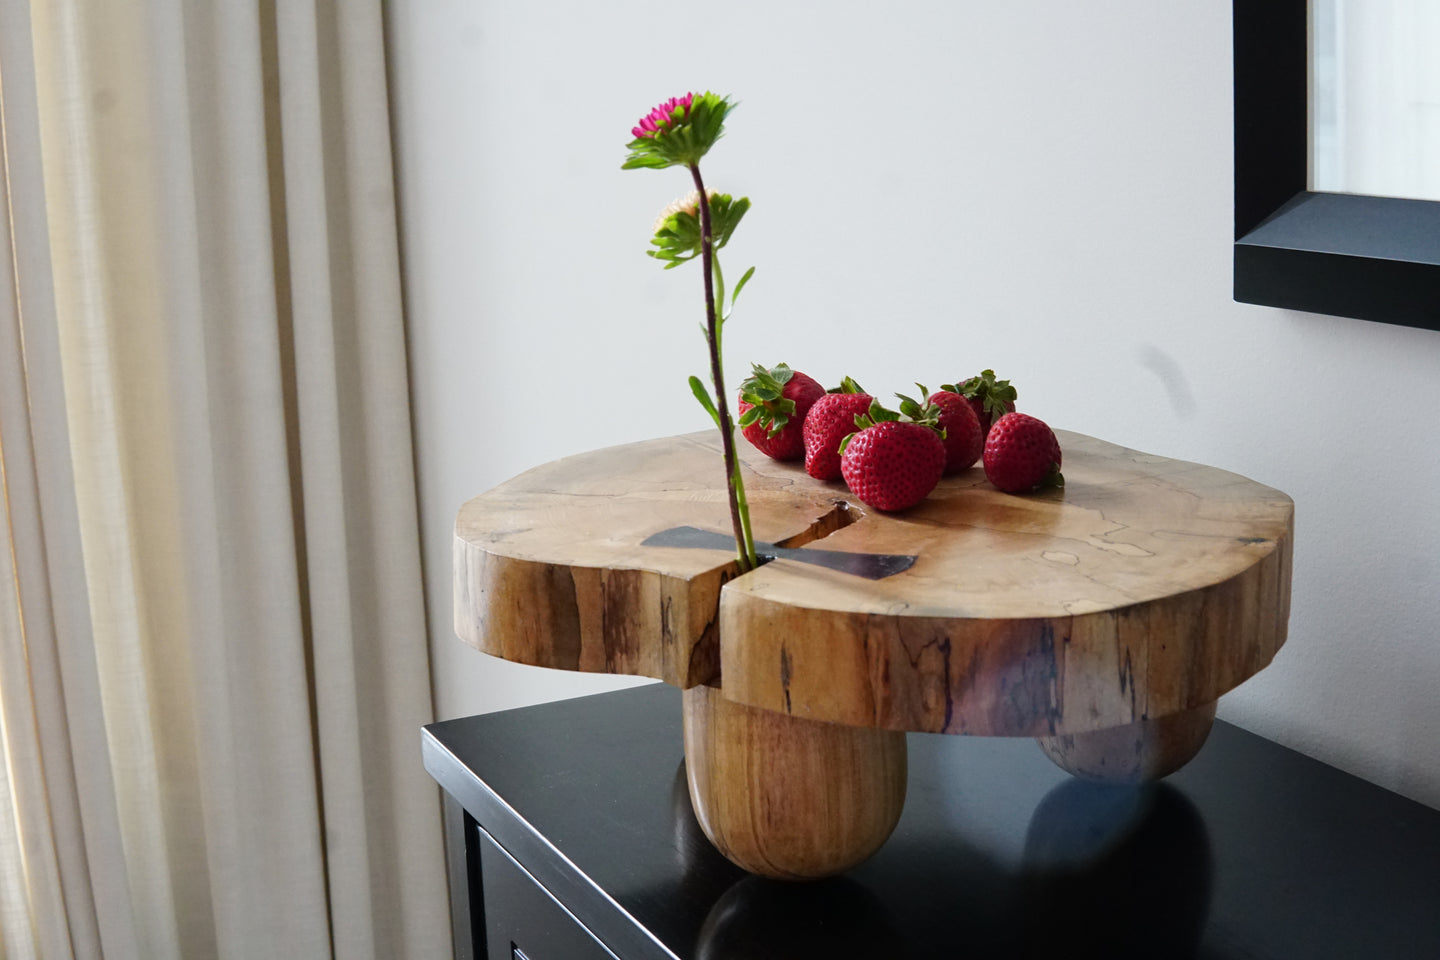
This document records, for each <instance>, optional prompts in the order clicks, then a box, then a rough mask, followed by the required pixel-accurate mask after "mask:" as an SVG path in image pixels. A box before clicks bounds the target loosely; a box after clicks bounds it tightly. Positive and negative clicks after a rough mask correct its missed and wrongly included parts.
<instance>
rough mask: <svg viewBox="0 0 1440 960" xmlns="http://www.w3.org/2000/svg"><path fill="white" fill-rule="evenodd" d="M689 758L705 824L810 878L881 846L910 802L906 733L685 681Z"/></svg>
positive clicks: (788, 874) (730, 844) (756, 861)
mask: <svg viewBox="0 0 1440 960" xmlns="http://www.w3.org/2000/svg"><path fill="white" fill-rule="evenodd" d="M684 709H685V765H686V766H685V768H686V777H687V779H688V781H689V786H690V802H691V804H692V805H693V806H694V808H695V816H696V819H698V820H699V821H700V826H701V829H703V830H704V831H705V835H706V836H707V837H709V838H710V842H711V843H713V844H714V845H715V847H716V849H717V850H719V851H720V852H721V853H723V854H724V855H725V856H726V857H727V858H729V859H730V861H731V862H733V863H735V864H736V865H738V866H740V867H743V868H745V869H746V870H749V871H750V872H751V873H758V874H761V875H762V876H767V877H773V878H775V879H780V880H809V879H815V878H818V877H828V876H833V875H835V874H838V873H843V872H844V871H846V870H848V869H850V868H851V867H853V866H855V865H856V864H858V863H860V862H861V861H862V860H864V859H865V858H867V857H869V856H870V855H871V854H872V853H874V852H875V851H876V850H878V849H880V847H881V845H882V844H884V842H885V840H886V839H887V838H888V837H889V836H890V833H891V831H893V830H894V829H895V824H896V823H897V822H898V821H899V819H900V812H901V810H903V809H904V806H905V777H906V762H905V758H906V751H905V735H904V734H903V733H894V732H890V731H885V730H874V729H864V728H857V727H845V726H840V725H838V724H833V723H817V722H815V721H813V720H797V719H795V718H793V717H786V716H783V715H781V714H778V713H774V712H772V711H769V710H757V709H755V708H753V707H746V706H743V705H741V704H738V703H732V702H731V701H729V700H727V699H726V698H725V696H724V694H722V693H721V692H720V691H719V690H716V689H714V688H712V687H703V686H702V687H694V688H692V689H690V690H686V691H685V708H684Z"/></svg>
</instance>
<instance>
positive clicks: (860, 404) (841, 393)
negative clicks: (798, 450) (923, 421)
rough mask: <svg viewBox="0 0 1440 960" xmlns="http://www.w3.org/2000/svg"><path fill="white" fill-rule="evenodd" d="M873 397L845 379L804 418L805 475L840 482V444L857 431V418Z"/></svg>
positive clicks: (816, 402) (868, 405)
mask: <svg viewBox="0 0 1440 960" xmlns="http://www.w3.org/2000/svg"><path fill="white" fill-rule="evenodd" d="M873 399H874V398H873V397H871V396H870V394H868V393H866V392H864V391H863V390H862V389H860V384H858V383H856V382H855V381H854V380H851V379H850V378H849V377H846V378H845V379H844V381H842V382H841V384H840V386H838V387H836V388H835V389H834V390H832V391H831V392H829V393H827V394H825V396H823V397H821V398H820V399H819V400H816V401H815V405H814V406H813V407H811V408H810V412H809V413H807V414H806V415H805V430H804V435H805V472H806V473H808V474H810V476H812V477H814V478H815V479H816V480H838V479H840V443H841V441H843V440H844V439H845V438H846V437H848V436H850V434H852V433H854V432H855V418H856V417H857V416H859V415H860V414H862V413H864V412H865V411H866V410H869V409H870V403H871V401H872V400H873Z"/></svg>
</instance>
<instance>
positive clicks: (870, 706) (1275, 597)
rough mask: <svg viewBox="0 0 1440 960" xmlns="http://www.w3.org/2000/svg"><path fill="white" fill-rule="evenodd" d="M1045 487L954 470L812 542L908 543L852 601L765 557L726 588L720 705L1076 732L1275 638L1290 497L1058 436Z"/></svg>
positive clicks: (1232, 672) (1147, 710)
mask: <svg viewBox="0 0 1440 960" xmlns="http://www.w3.org/2000/svg"><path fill="white" fill-rule="evenodd" d="M1059 437H1060V442H1061V446H1062V448H1063V450H1064V453H1065V476H1066V485H1065V487H1064V489H1062V490H1054V491H1048V492H1045V493H1042V494H1035V495H1030V496H1010V495H1007V494H1003V493H1000V492H998V491H996V490H994V489H993V488H992V487H990V485H989V484H988V483H986V482H985V480H984V478H983V474H982V473H980V472H979V471H977V470H971V471H969V472H967V473H966V474H963V475H961V476H960V477H958V478H955V479H953V480H946V481H942V484H941V487H940V488H939V489H937V491H936V492H935V493H933V494H932V495H931V497H930V499H929V500H927V501H925V502H923V503H922V504H920V505H919V506H918V507H916V508H914V509H912V510H910V511H907V512H905V513H903V514H900V515H896V516H893V517H891V516H883V515H872V516H867V517H865V518H864V519H862V520H860V521H859V522H857V523H854V524H852V525H850V526H848V527H845V528H844V529H842V530H839V531H837V532H835V533H834V534H832V535H831V536H829V537H827V538H826V539H825V541H824V546H825V547H826V548H827V549H836V550H864V551H871V552H888V551H893V550H897V549H900V548H901V547H906V548H908V549H909V550H910V551H911V552H914V553H918V554H919V560H918V561H917V562H916V564H915V565H914V566H913V567H912V568H911V569H910V570H908V571H906V572H905V573H903V574H901V575H899V576H896V577H892V578H890V579H887V580H884V581H880V582H878V583H875V584H871V585H868V586H867V588H866V589H863V590H857V589H856V585H855V584H854V583H853V582H851V580H850V579H847V578H843V577H842V576H839V575H833V574H831V573H830V571H826V570H817V569H804V568H801V567H800V566H799V565H797V564H792V563H788V562H785V561H777V562H775V563H772V564H768V565H766V566H764V567H762V568H761V569H759V570H757V571H755V572H753V573H751V574H749V575H747V576H745V577H744V578H741V579H740V580H737V581H736V582H735V583H732V584H730V585H728V586H727V587H726V589H725V590H724V592H723V594H722V597H721V612H720V633H721V637H722V638H723V642H722V644H721V672H722V676H723V677H724V688H725V694H726V696H728V697H730V698H731V699H734V700H737V701H739V702H742V703H747V704H750V705H752V706H758V707H763V708H766V709H770V710H777V711H780V712H784V713H787V714H790V715H793V716H800V717H806V718H808V719H818V720H827V721H832V722H839V723H847V724H852V725H856V726H878V727H884V728H887V729H892V730H915V731H929V732H935V733H967V734H981V735H991V736H995V735H1004V736H1055V735H1057V734H1064V733H1082V732H1086V731H1092V730H1098V729H1103V728H1106V727H1112V726H1118V725H1123V724H1129V723H1133V722H1136V721H1140V720H1143V719H1145V718H1147V717H1158V716H1164V715H1167V714H1170V713H1176V712H1179V711H1182V710H1188V709H1190V708H1192V707H1195V706H1198V705H1201V704H1205V703H1209V702H1211V701H1213V700H1215V699H1217V698H1218V697H1219V696H1220V695H1221V694H1222V693H1224V692H1225V691H1227V690H1230V689H1232V688H1233V687H1235V686H1237V685H1238V684H1240V683H1241V682H1243V681H1244V680H1246V679H1247V678H1249V677H1250V676H1251V675H1253V674H1254V673H1256V672H1257V671H1259V670H1260V669H1261V668H1263V667H1264V666H1265V665H1266V664H1268V663H1269V662H1270V660H1271V659H1272V658H1273V656H1274V655H1275V652H1276V650H1278V649H1279V647H1280V645H1281V644H1282V643H1283V642H1284V640H1285V633H1286V625H1287V622H1288V619H1289V605H1290V604H1289V601H1290V550H1291V548H1290V544H1291V531H1292V525H1293V504H1292V503H1291V501H1290V499H1289V498H1288V497H1286V496H1285V495H1284V494H1283V493H1280V492H1279V491H1277V490H1274V489H1272V488H1269V487H1266V486H1263V485H1261V484H1258V483H1255V482H1254V481H1251V480H1247V479H1245V478H1244V477H1240V476H1238V475H1236V474H1233V473H1228V472H1226V471H1222V470H1217V469H1214V468H1210V467H1204V466H1200V465H1197V464H1193V463H1186V462H1183V461H1177V460H1169V459H1166V458H1163V457H1155V456H1150V455H1147V454H1142V453H1138V452H1136V451H1133V450H1128V449H1126V448H1123V447H1118V446H1115V445H1113V444H1109V443H1105V442H1103V441H1099V440H1094V439H1092V438H1089V437H1085V436H1082V435H1079V434H1074V433H1067V432H1063V431H1060V432H1059Z"/></svg>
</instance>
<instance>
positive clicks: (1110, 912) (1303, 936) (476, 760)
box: [422, 685, 1440, 960]
mask: <svg viewBox="0 0 1440 960" xmlns="http://www.w3.org/2000/svg"><path fill="white" fill-rule="evenodd" d="M422 743H423V750H424V757H425V765H426V768H427V769H428V770H429V771H430V773H431V774H432V775H433V776H434V777H435V779H436V780H437V781H438V782H439V783H440V784H441V786H442V787H444V789H445V792H446V795H447V797H446V803H447V826H448V827H449V829H448V830H447V834H448V838H449V852H450V874H451V884H452V890H451V893H452V906H453V911H454V917H455V929H456V943H457V956H458V957H462V958H488V960H510V958H511V957H525V958H527V960H591V958H597V960H598V958H611V957H618V958H621V960H677V958H678V960H731V958H736V960H739V958H744V960H760V958H765V957H784V958H787V960H802V958H809V957H817V958H818V957H824V958H827V960H847V958H860V957H864V958H930V957H935V958H939V957H945V958H954V957H961V956H963V957H967V958H977V957H1005V958H1015V957H1045V958H1046V960H1053V958H1056V957H1069V956H1076V957H1079V956H1098V957H1112V958H1113V957H1147V958H1165V957H1197V958H1204V960H1221V958H1237V960H1238V958H1242V957H1243V958H1276V960H1282V958H1283V960H1324V958H1336V960H1339V958H1353V957H1374V958H1382V957H1383V958H1415V960H1435V958H1440V812H1437V811H1435V810H1431V809H1429V808H1427V807H1425V806H1422V805H1421V804H1418V803H1415V802H1413V801H1410V800H1407V799H1405V798H1403V797H1400V796H1397V795H1395V794H1393V793H1389V792H1387V791H1384V790H1382V789H1380V788H1378V787H1376V786H1374V785H1372V784H1369V783H1366V782H1364V781H1362V780H1359V779H1357V778H1355V777H1352V776H1349V775H1347V774H1344V773H1341V772H1340V771H1338V770H1335V769H1334V768H1331V767H1327V766H1325V765H1324V764H1321V763H1318V762H1316V761H1314V760H1311V759H1308V758H1306V757H1304V756H1301V755H1300V754H1297V753H1295V752H1294V751H1291V750H1286V749H1284V748H1282V747H1279V746H1277V745H1275V744H1273V743H1270V742H1268V741H1266V740H1263V739H1261V738H1259V737H1256V736H1254V735H1252V734H1249V733H1246V732H1244V731H1242V730H1240V729H1238V728H1236V727H1233V726H1230V725H1229V724H1226V723H1223V722H1220V723H1217V724H1216V725H1215V729H1214V731H1213V732H1212V733H1211V736H1210V740H1209V742H1208V743H1207V744H1206V746H1205V748H1204V749H1203V750H1202V751H1201V752H1200V755H1199V756H1198V757H1196V758H1195V760H1194V761H1192V762H1191V763H1190V764H1189V765H1188V766H1186V767H1185V768H1184V769H1183V770H1181V771H1180V772H1179V773H1177V774H1175V775H1174V776H1172V777H1170V778H1169V779H1167V780H1166V781H1164V782H1163V783H1161V784H1158V785H1153V786H1149V787H1144V788H1116V787H1103V786H1095V785H1091V784H1087V783H1084V782H1082V781H1079V780H1074V779H1072V778H1070V777H1069V776H1068V775H1066V774H1065V773H1063V772H1062V771H1060V770H1059V769H1057V768H1055V767H1054V766H1053V765H1051V764H1050V762H1049V761H1048V760H1046V759H1045V758H1044V757H1043V756H1042V755H1041V753H1040V751H1039V748H1038V747H1036V745H1035V744H1034V743H1033V742H1032V741H1029V740H1019V739H999V738H997V739H981V738H966V737H944V736H935V735H924V734H911V735H910V737H909V753H910V758H909V767H910V771H909V784H908V797H907V800H906V806H905V813H904V816H902V817H901V820H900V823H899V825H898V826H897V827H896V830H895V833H894V835H893V836H892V837H891V838H890V840H889V842H888V843H886V845H885V846H884V847H883V848H882V849H881V850H880V852H879V853H878V854H876V855H875V856H874V857H872V858H871V859H870V860H868V861H866V862H865V863H863V864H861V865H860V866H859V867H857V868H856V869H855V870H853V871H851V872H850V873H848V874H846V875H845V876H843V877H837V878H833V879H831V880H825V881H821V882H818V883H813V884H785V883H778V882H775V881H769V880H764V879H761V878H757V877H752V876H749V875H748V874H746V873H744V872H743V871H741V870H739V869H738V868H736V867H734V866H733V865H731V864H730V863H729V862H728V861H726V860H725V859H724V858H723V857H721V856H720V855H719V854H718V853H716V852H715V850H714V849H713V848H711V847H710V845H709V843H708V842H707V841H706V840H705V838H704V836H703V835H702V834H701V832H700V829H699V826H698V824H696V822H695V818H694V814H693V812H692V811H691V809H690V803H689V798H688V796H687V794H686V792H685V779H684V766H683V749H682V745H681V733H680V696H679V693H678V692H677V691H675V690H673V689H671V688H669V687H666V686H663V685H655V686H650V687H640V688H636V689H632V690H625V691H621V692H619V693H612V694H604V695H601V696H597V697H586V698H582V699H578V700H569V701H563V702H560V703H553V704H545V705H543V706H537V707H527V708H525V709H521V710H512V711H507V712H504V713H496V714H488V715H484V716H479V717H469V718H466V719H461V720H451V721H445V722H442V723H437V724H432V725H431V726H429V727H427V728H425V731H424V735H423V740H422ZM487 944H488V953H487Z"/></svg>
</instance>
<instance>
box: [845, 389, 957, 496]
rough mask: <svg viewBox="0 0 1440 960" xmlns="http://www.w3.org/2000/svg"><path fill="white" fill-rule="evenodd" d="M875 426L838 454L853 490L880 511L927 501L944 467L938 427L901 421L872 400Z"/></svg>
mask: <svg viewBox="0 0 1440 960" xmlns="http://www.w3.org/2000/svg"><path fill="white" fill-rule="evenodd" d="M869 419H870V420H871V421H873V425H871V426H868V427H865V428H864V429H863V430H861V431H860V432H859V433H857V434H855V435H853V436H851V437H850V438H849V439H848V440H847V442H846V444H845V452H844V453H842V454H841V456H840V472H841V474H842V475H843V476H844V477H845V484H846V486H848V487H849V488H850V492H851V493H853V494H855V496H857V497H859V498H860V501H861V502H862V503H865V504H868V505H869V506H872V507H874V508H875V509H877V510H904V509H906V508H907V507H913V506H914V505H915V504H917V503H919V502H920V501H921V500H924V499H925V498H926V497H927V496H928V495H929V494H930V491H931V490H934V489H935V485H936V484H937V483H939V482H940V475H941V474H942V473H944V472H945V444H944V443H943V442H942V441H941V440H940V435H939V434H938V433H936V432H935V430H934V428H933V427H931V426H927V425H924V424H921V423H915V422H913V421H908V420H900V419H899V415H898V414H895V413H891V412H890V411H888V410H885V409H884V408H882V407H881V406H880V404H879V403H872V404H871V406H870V415H869Z"/></svg>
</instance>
